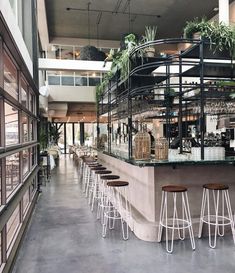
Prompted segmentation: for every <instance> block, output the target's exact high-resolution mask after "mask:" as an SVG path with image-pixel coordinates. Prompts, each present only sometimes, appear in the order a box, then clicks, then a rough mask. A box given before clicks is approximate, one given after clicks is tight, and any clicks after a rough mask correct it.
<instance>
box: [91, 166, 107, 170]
mask: <svg viewBox="0 0 235 273" xmlns="http://www.w3.org/2000/svg"><path fill="white" fill-rule="evenodd" d="M104 170H106V168H105V167H92V168H91V171H104Z"/></svg>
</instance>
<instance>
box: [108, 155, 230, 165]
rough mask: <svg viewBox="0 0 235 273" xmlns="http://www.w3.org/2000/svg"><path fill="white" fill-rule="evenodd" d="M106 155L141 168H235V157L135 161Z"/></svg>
mask: <svg viewBox="0 0 235 273" xmlns="http://www.w3.org/2000/svg"><path fill="white" fill-rule="evenodd" d="M103 153H104V154H105V155H109V156H112V157H114V158H117V159H120V160H122V161H125V162H127V163H129V164H132V165H135V166H139V167H156V166H164V165H165V166H167V165H168V166H176V165H234V166H235V157H234V156H229V157H226V158H225V159H224V160H188V161H169V160H156V159H154V158H152V159H149V160H134V159H127V158H123V157H120V156H117V155H115V154H110V153H107V152H103Z"/></svg>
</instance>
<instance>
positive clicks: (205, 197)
mask: <svg viewBox="0 0 235 273" xmlns="http://www.w3.org/2000/svg"><path fill="white" fill-rule="evenodd" d="M228 190H229V186H228V185H223V184H215V183H214V184H205V185H203V194H202V205H201V214H200V224H199V232H198V238H201V236H202V227H203V224H204V223H206V224H208V233H209V246H210V247H211V248H215V247H216V238H217V235H219V236H224V227H225V226H227V225H230V226H231V230H232V235H233V242H234V244H235V229H234V219H233V215H232V209H231V203H230V198H229V192H228ZM220 197H221V199H220ZM220 200H221V201H220ZM210 201H211V202H212V205H211V204H210ZM225 205H226V210H227V215H226V216H225ZM206 206H207V215H205V209H206ZM211 207H213V208H214V210H213V213H214V214H211ZM219 208H220V209H219ZM211 226H214V227H215V233H214V241H213V242H212V235H211ZM220 227H222V230H220Z"/></svg>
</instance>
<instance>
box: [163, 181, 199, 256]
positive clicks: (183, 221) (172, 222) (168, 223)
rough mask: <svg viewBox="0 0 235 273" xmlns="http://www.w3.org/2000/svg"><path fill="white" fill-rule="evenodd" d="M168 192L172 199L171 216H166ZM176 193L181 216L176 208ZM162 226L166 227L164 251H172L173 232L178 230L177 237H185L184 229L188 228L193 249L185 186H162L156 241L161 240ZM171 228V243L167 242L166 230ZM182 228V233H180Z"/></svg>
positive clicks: (181, 238) (192, 235) (182, 238)
mask: <svg viewBox="0 0 235 273" xmlns="http://www.w3.org/2000/svg"><path fill="white" fill-rule="evenodd" d="M168 193H169V194H171V193H172V199H173V217H172V218H168V213H169V211H168V197H170V196H171V195H170V196H168ZM177 195H180V197H181V205H182V207H181V211H182V215H181V218H179V216H178V210H177ZM163 227H164V228H165V229H166V251H167V252H168V253H172V252H173V246H174V233H175V230H178V237H179V239H180V240H184V239H185V229H188V231H189V236H190V241H191V246H192V249H193V250H195V241H194V234H193V228H192V220H191V215H190V209H189V202H188V194H187V188H186V187H184V186H179V185H168V186H163V187H162V200H161V210H160V221H159V230H158V241H159V242H161V239H162V231H163ZM169 230H171V232H172V234H171V245H170V246H169V242H168V232H169ZM181 230H182V234H181Z"/></svg>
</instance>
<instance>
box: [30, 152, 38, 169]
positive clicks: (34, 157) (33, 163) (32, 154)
mask: <svg viewBox="0 0 235 273" xmlns="http://www.w3.org/2000/svg"><path fill="white" fill-rule="evenodd" d="M36 163H37V147H32V148H31V164H32V165H31V168H32V167H34V166H35V165H36Z"/></svg>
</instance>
